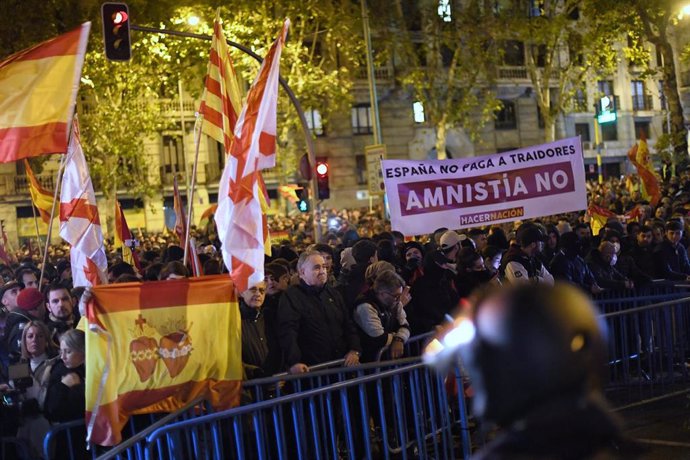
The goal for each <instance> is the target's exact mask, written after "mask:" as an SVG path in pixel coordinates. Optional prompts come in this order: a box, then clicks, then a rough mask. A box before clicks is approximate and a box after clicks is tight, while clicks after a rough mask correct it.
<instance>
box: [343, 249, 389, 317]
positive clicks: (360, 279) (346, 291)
mask: <svg viewBox="0 0 690 460" xmlns="http://www.w3.org/2000/svg"><path fill="white" fill-rule="evenodd" d="M377 250H378V247H377V246H376V243H374V242H373V241H371V240H364V239H363V240H359V241H357V242H356V243H355V245H354V246H352V257H354V259H355V264H354V265H353V266H352V267H351V268H350V270H349V271H348V272H341V274H340V279H338V284H337V288H338V291H339V292H340V295H341V296H342V297H343V299H344V300H345V305H346V306H347V308H348V310H350V311H351V310H352V309H353V308H354V307H355V300H356V299H357V297H358V296H359V295H360V294H362V293H363V292H364V291H365V290H366V288H367V287H368V286H367V285H366V281H365V280H364V274H365V273H366V271H367V267H368V266H369V265H371V264H373V263H374V262H377V261H378V260H379V259H378V255H377V253H376V252H377Z"/></svg>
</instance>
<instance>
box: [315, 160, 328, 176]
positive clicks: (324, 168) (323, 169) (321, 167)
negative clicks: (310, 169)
mask: <svg viewBox="0 0 690 460" xmlns="http://www.w3.org/2000/svg"><path fill="white" fill-rule="evenodd" d="M316 172H317V174H319V175H321V176H323V175H325V174H328V164H327V163H318V164H317V165H316Z"/></svg>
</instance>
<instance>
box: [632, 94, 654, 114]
mask: <svg viewBox="0 0 690 460" xmlns="http://www.w3.org/2000/svg"><path fill="white" fill-rule="evenodd" d="M632 109H633V110H634V111H636V112H637V111H639V110H652V109H653V106H652V96H651V95H650V94H633V96H632Z"/></svg>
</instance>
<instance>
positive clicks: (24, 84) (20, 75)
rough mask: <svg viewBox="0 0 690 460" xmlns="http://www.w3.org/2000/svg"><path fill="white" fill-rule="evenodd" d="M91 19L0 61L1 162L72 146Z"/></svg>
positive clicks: (62, 149)
mask: <svg viewBox="0 0 690 460" xmlns="http://www.w3.org/2000/svg"><path fill="white" fill-rule="evenodd" d="M90 29H91V23H90V22H87V23H84V24H82V25H81V26H80V27H78V28H77V29H75V30H73V31H71V32H68V33H66V34H63V35H60V36H59V37H56V38H53V39H51V40H48V41H45V42H43V43H40V44H38V45H35V46H33V47H31V48H29V49H26V50H24V51H20V52H18V53H16V54H13V55H12V56H10V57H9V58H7V59H5V60H4V61H2V62H0V163H7V162H10V161H16V160H20V159H22V158H28V157H33V156H38V155H44V154H49V153H65V152H67V142H68V134H69V128H70V126H71V123H72V116H73V113H74V104H75V101H76V97H77V90H78V89H79V81H80V78H81V68H82V65H83V63H84V55H85V53H86V43H87V40H88V37H89V30H90Z"/></svg>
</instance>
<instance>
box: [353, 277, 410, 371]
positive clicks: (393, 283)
mask: <svg viewBox="0 0 690 460" xmlns="http://www.w3.org/2000/svg"><path fill="white" fill-rule="evenodd" d="M404 289H405V281H403V279H402V278H401V277H400V276H399V275H397V274H396V273H395V272H393V271H384V272H382V273H381V274H380V275H379V276H378V277H377V278H376V280H375V281H374V286H373V288H372V289H369V290H368V291H367V292H365V293H364V294H363V295H361V296H360V297H359V298H358V299H357V304H358V305H357V307H356V308H355V312H354V321H355V324H356V325H357V328H358V329H359V337H360V340H361V342H362V362H371V361H378V360H379V359H380V358H381V354H382V353H383V352H385V351H387V350H390V354H389V355H388V357H390V358H391V359H397V358H400V357H401V356H402V353H403V345H404V344H405V342H407V339H409V338H410V326H409V325H408V324H407V317H406V315H405V310H404V309H403V305H402V303H401V301H400V299H401V297H402V295H403V292H404Z"/></svg>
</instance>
